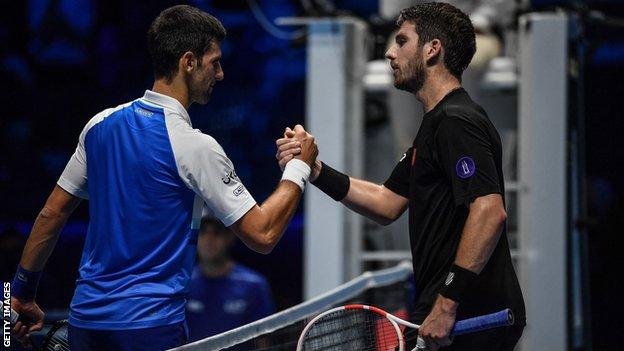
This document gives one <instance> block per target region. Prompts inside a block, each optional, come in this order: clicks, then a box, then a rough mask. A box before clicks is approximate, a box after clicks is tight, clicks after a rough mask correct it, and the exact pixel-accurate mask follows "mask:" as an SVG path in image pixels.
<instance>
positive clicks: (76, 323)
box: [69, 313, 184, 330]
mask: <svg viewBox="0 0 624 351" xmlns="http://www.w3.org/2000/svg"><path fill="white" fill-rule="evenodd" d="M183 320H184V313H179V314H176V315H174V316H170V317H167V318H157V319H150V320H140V321H133V322H99V321H98V322H92V321H85V320H81V319H79V318H76V317H74V316H73V315H71V314H70V316H69V324H71V325H72V326H73V327H77V328H84V329H97V330H126V329H143V328H152V327H161V326H165V325H170V324H175V323H179V322H182V321H183Z"/></svg>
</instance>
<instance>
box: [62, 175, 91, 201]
mask: <svg viewBox="0 0 624 351" xmlns="http://www.w3.org/2000/svg"><path fill="white" fill-rule="evenodd" d="M56 184H57V185H58V186H60V187H61V188H63V190H65V191H67V192H68V193H70V194H72V195H74V196H77V197H79V198H81V199H84V200H89V193H88V192H87V191H84V190H82V189H80V188H79V187H77V186H75V185H74V184H73V183H72V182H70V181H68V180H67V179H65V178H63V177H61V178H59V180H58V181H57V182H56Z"/></svg>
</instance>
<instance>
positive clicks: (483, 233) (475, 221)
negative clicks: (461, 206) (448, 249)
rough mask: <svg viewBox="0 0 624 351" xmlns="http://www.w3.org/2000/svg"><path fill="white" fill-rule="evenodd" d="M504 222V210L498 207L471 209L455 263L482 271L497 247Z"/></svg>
mask: <svg viewBox="0 0 624 351" xmlns="http://www.w3.org/2000/svg"><path fill="white" fill-rule="evenodd" d="M504 222H505V215H504V212H503V213H500V211H497V210H496V209H483V210H476V211H471V212H470V214H469V215H468V218H467V220H466V224H465V226H464V229H463V232H462V237H461V240H460V242H459V247H458V249H457V255H456V256H455V264H456V265H457V266H460V267H462V268H465V269H467V270H469V271H472V272H474V273H477V274H479V273H481V270H483V267H485V265H486V263H487V262H488V260H489V259H490V256H491V255H492V252H493V251H494V248H496V244H497V243H498V239H499V238H500V235H501V232H502V228H503V225H504Z"/></svg>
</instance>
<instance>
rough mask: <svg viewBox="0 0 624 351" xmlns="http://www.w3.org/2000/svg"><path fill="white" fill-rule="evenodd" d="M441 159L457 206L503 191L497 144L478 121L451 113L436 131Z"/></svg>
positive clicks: (437, 148)
mask: <svg viewBox="0 0 624 351" xmlns="http://www.w3.org/2000/svg"><path fill="white" fill-rule="evenodd" d="M435 145H436V152H437V155H438V160H439V162H440V165H441V167H442V168H443V170H444V174H445V175H446V177H447V179H448V180H449V181H450V182H451V184H452V187H453V197H454V199H455V205H457V206H459V205H461V204H464V205H466V206H468V205H469V204H470V203H471V202H472V201H474V199H476V198H477V197H479V196H484V195H488V194H493V193H499V194H500V193H501V184H499V176H498V171H497V169H496V163H495V161H494V146H493V145H492V141H491V139H490V137H489V136H488V134H487V132H486V131H485V130H484V129H483V128H482V127H480V126H478V125H477V124H476V123H475V122H473V121H470V120H468V119H466V118H463V117H454V116H449V117H447V118H445V119H444V120H443V121H442V122H441V123H440V125H439V127H438V130H437V131H436V134H435Z"/></svg>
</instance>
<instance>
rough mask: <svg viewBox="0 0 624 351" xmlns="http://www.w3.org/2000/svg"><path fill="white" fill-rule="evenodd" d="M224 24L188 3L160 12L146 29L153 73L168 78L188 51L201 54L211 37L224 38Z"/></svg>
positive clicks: (207, 49)
mask: <svg viewBox="0 0 624 351" xmlns="http://www.w3.org/2000/svg"><path fill="white" fill-rule="evenodd" d="M225 35H226V32H225V28H224V27H223V25H222V24H221V22H219V20H218V19H216V18H215V17H214V16H212V15H210V14H208V13H206V12H204V11H202V10H199V9H197V8H195V7H192V6H188V5H177V6H173V7H170V8H168V9H166V10H164V11H163V12H161V13H160V14H159V15H158V17H156V19H155V20H154V22H152V24H151V25H150V27H149V30H148V31H147V47H148V50H149V53H150V56H151V58H152V66H153V67H154V77H155V78H156V79H160V78H166V79H167V80H171V79H172V78H173V77H174V76H175V74H176V73H177V71H178V61H179V60H180V57H182V55H183V54H184V53H185V52H187V51H190V52H192V53H193V54H194V55H195V56H197V57H198V59H199V62H200V64H201V58H202V56H204V54H205V53H206V52H208V51H209V50H210V48H211V45H212V42H213V40H216V41H218V42H220V41H222V40H223V39H225Z"/></svg>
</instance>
